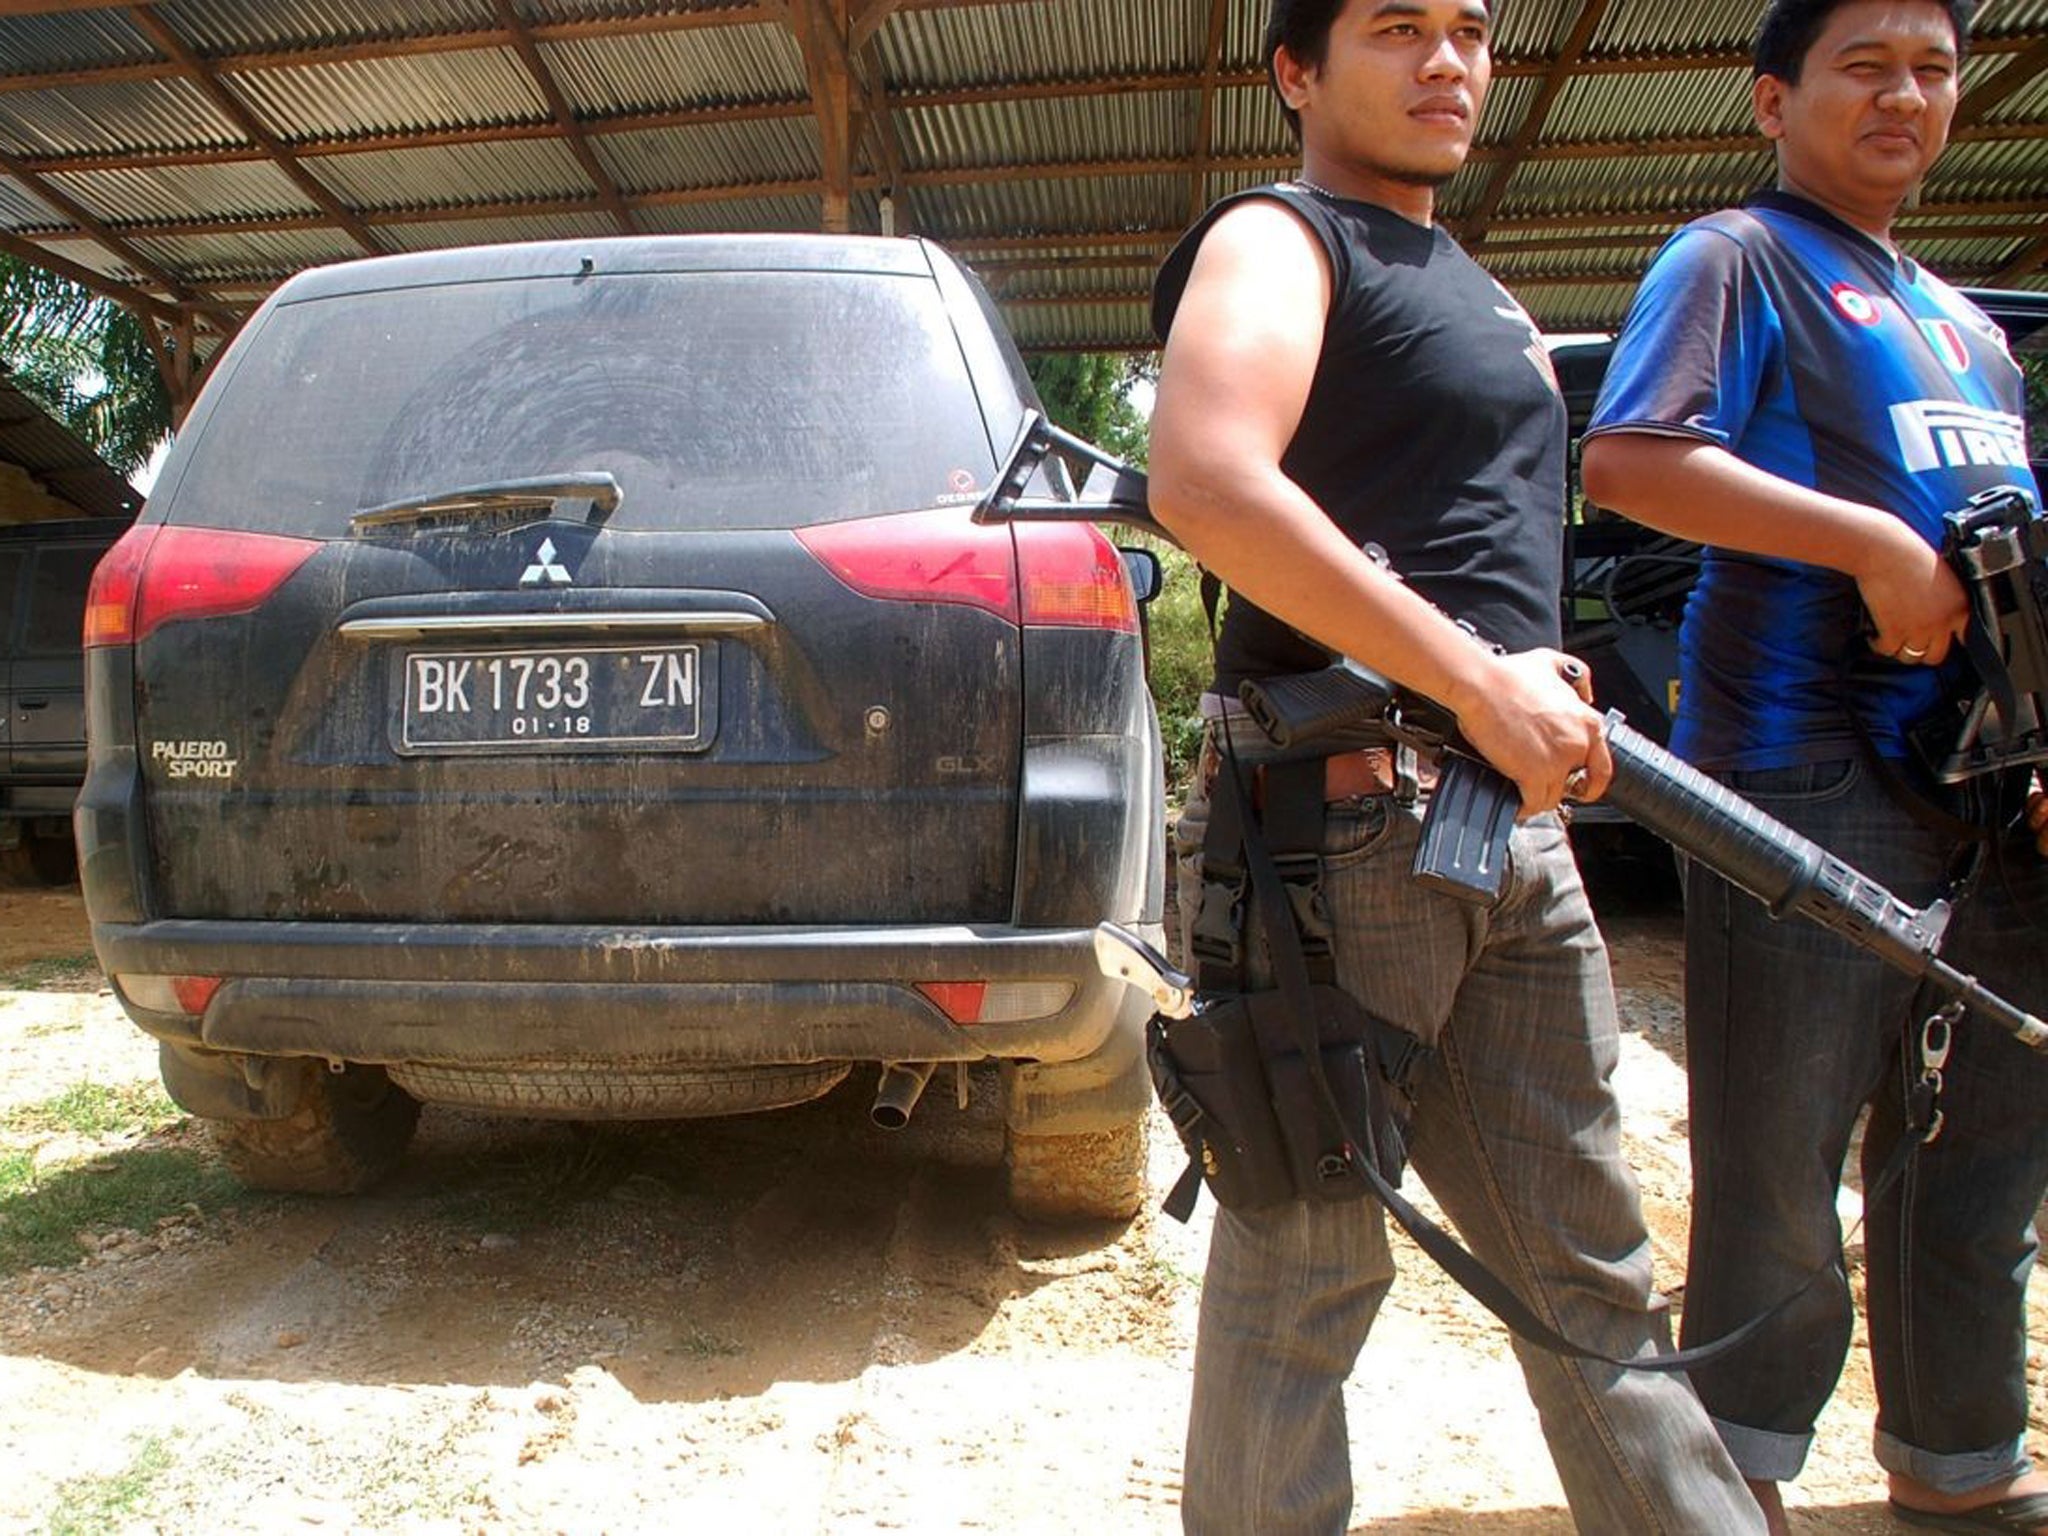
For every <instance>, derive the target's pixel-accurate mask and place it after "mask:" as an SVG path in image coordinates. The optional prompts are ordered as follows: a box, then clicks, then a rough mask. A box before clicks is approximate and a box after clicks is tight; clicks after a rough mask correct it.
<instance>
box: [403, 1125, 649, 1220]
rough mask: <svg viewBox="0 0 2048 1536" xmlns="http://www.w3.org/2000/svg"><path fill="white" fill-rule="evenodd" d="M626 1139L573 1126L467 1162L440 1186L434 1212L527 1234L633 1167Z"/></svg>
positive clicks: (599, 1194) (605, 1189)
mask: <svg viewBox="0 0 2048 1536" xmlns="http://www.w3.org/2000/svg"><path fill="white" fill-rule="evenodd" d="M636 1156H637V1153H636V1150H635V1147H634V1143H633V1140H632V1138H630V1137H627V1136H619V1135H614V1134H608V1133H607V1132H605V1131H604V1130H592V1129H584V1128H578V1129H576V1130H574V1131H572V1132H570V1133H569V1134H567V1135H565V1136H563V1137H560V1138H559V1139H550V1140H548V1141H546V1142H544V1143H535V1144H529V1145H527V1146H525V1147H522V1148H520V1149H519V1150H518V1151H517V1152H516V1153H514V1154H512V1155H511V1156H509V1157H507V1156H505V1155H504V1154H503V1153H498V1154H494V1155H492V1156H491V1157H490V1158H489V1159H488V1160H485V1159H476V1160H473V1161H471V1162H470V1164H469V1166H468V1168H467V1170H466V1176H465V1177H464V1178H462V1179H461V1180H460V1181H459V1182H450V1183H448V1184H445V1185H444V1186H443V1187H442V1189H441V1191H440V1193H439V1195H438V1196H437V1198H436V1200H435V1205H436V1207H437V1209H438V1210H439V1212H440V1214H441V1215H442V1216H443V1217H444V1218H446V1219H447V1220H449V1221H451V1222H455V1223H457V1224H459V1225H461V1226H465V1227H468V1228H469V1229H471V1230H472V1231H478V1232H504V1233H516V1232H528V1231H532V1230H533V1229H535V1228H537V1227H545V1226H551V1225H554V1224H555V1223H556V1222H557V1221H559V1220H560V1219H561V1217H562V1216H563V1215H564V1213H566V1212H567V1211H568V1210H570V1209H571V1208H572V1207H574V1206H577V1205H581V1204H583V1203H584V1202H586V1201H590V1200H597V1199H602V1198H603V1197H604V1196H606V1195H607V1194H609V1193H610V1192H611V1190H612V1189H613V1188H614V1186H616V1185H617V1184H618V1183H619V1182H620V1181H621V1180H623V1179H625V1178H626V1177H628V1176H629V1175H630V1174H631V1173H632V1171H633V1167H632V1165H633V1161H634V1159H635V1157H636Z"/></svg>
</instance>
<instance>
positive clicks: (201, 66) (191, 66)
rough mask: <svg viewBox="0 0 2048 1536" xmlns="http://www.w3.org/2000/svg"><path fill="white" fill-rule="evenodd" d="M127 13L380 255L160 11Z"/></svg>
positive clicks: (297, 182) (291, 176)
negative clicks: (168, 23)
mask: <svg viewBox="0 0 2048 1536" xmlns="http://www.w3.org/2000/svg"><path fill="white" fill-rule="evenodd" d="M128 19H129V21H130V22H132V23H133V24H134V26H135V29H136V30H137V31H138V32H140V33H141V34H142V35H143V36H144V37H146V38H148V39H149V41H150V46H152V47H153V48H155V49H156V51H157V52H158V53H161V54H163V55H164V56H165V57H166V58H168V59H169V60H171V62H172V63H174V64H176V65H177V66H178V69H179V71H180V73H182V74H183V75H184V76H185V77H186V78H187V79H189V80H190V81H191V82H192V83H193V84H194V85H195V86H197V87H198V88H199V93H200V94H201V95H202V96H204V97H205V98H206V99H207V100H208V101H210V102H212V103H213V105H214V108H215V110H216V111H218V112H219V113H220V114H221V115H222V116H223V117H225V118H226V119H227V120H228V121H229V122H231V123H233V124H234V125H235V127H236V128H238V129H239V130H240V131H241V133H242V135H243V137H245V138H247V139H248V140H249V142H250V143H252V144H254V145H255V146H256V147H257V148H258V149H260V150H262V151H263V152H264V154H266V155H267V156H269V157H270V159H271V160H273V161H275V162H276V164H277V168H278V169H279V170H280V171H282V172H284V174H285V177H286V179H288V180H289V181H290V182H291V184H292V185H293V186H295V187H297V188H298V189H299V190H300V191H301V192H303V193H304V194H305V195H306V196H307V198H309V199H310V200H311V201H312V203H313V205H314V206H315V207H317V208H318V209H320V210H321V212H323V213H325V214H326V215H327V217H328V218H329V219H331V220H333V221H334V223H335V224H337V225H339V226H340V227H341V228H342V229H344V230H346V231H347V232H348V235H349V237H350V238H351V239H352V240H354V241H355V242H356V244H357V245H359V246H361V247H362V248H363V250H364V251H365V252H366V253H368V254H369V255H373V256H375V255H381V254H382V253H383V247H382V246H380V245H378V244H377V242H376V240H375V239H374V238H373V237H372V236H371V234H370V231H369V229H368V228H367V227H366V226H365V225H364V224H363V222H362V220H360V219H358V218H357V217H356V216H355V214H354V213H352V212H351V211H350V210H349V209H348V208H346V207H345V206H343V204H342V201H341V199H340V198H338V197H336V196H335V195H334V194H333V193H332V192H330V191H329V190H328V189H327V188H326V186H325V185H323V184H322V183H321V181H320V180H319V178H317V177H316V176H314V175H313V174H312V173H311V172H310V171H308V170H307V169H306V168H305V167H304V166H303V165H300V164H299V161H298V157H297V156H296V155H294V154H293V153H292V152H291V150H290V149H288V148H286V147H285V144H284V142H283V141H282V140H281V139H279V138H278V137H277V135H276V134H274V133H272V132H271V131H270V130H269V129H268V128H266V127H264V126H263V124H262V123H260V122H258V121H257V119H256V114H255V113H253V112H251V111H250V110H249V108H248V107H247V106H246V105H245V104H244V103H243V101H242V99H241V98H240V97H239V96H237V95H236V94H235V93H234V92H233V91H230V90H229V89H228V88H227V87H226V86H225V85H223V84H221V82H220V77H219V76H218V75H216V74H215V73H214V72H213V68H212V66H211V65H209V64H208V63H207V62H206V61H205V60H204V59H202V58H200V57H199V55H198V54H196V53H194V52H193V51H192V49H191V48H190V47H188V46H187V45H186V43H185V40H184V39H183V38H181V37H179V36H178V34H177V33H175V32H173V31H172V30H171V29H170V27H169V26H167V25H166V24H165V22H164V20H163V18H162V17H160V16H158V15H157V14H156V12H155V11H153V10H151V9H150V8H149V7H148V6H147V5H131V6H129V7H128Z"/></svg>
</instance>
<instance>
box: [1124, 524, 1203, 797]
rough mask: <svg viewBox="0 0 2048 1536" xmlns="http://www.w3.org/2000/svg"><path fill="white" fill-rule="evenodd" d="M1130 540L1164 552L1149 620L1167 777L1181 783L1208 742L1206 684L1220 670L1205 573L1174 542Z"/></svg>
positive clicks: (1154, 689) (1153, 669)
mask: <svg viewBox="0 0 2048 1536" xmlns="http://www.w3.org/2000/svg"><path fill="white" fill-rule="evenodd" d="M1120 536H1121V535H1120ZM1127 542H1137V543H1144V544H1148V546H1149V547H1150V548H1151V549H1152V551H1153V553H1155V554H1156V555H1158V556H1159V564H1160V567H1161V572H1162V575H1163V577H1164V580H1163V582H1162V583H1161V586H1160V590H1159V596H1158V597H1157V598H1155V599H1154V600H1153V602H1152V604H1151V606H1150V607H1149V608H1147V609H1146V624H1147V626H1148V629H1149V632H1150V634H1151V640H1152V666H1151V673H1152V698H1153V701H1154V702H1155V704H1156V705H1157V706H1158V709H1159V734H1160V736H1161V738H1162V739H1163V740H1164V742H1165V745H1166V777H1167V782H1168V783H1169V784H1172V785H1174V786H1176V787H1178V786H1181V785H1184V784H1186V783H1187V781H1188V779H1189V778H1190V777H1191V776H1192V775H1193V774H1194V771H1195V753H1196V751H1197V750H1198V749H1199V748H1200V746H1201V743H1202V716H1201V697H1202V690H1203V689H1204V688H1206V687H1208V686H1209V679H1210V676H1211V675H1212V674H1213V672H1214V670H1215V666H1214V661H1215V657H1214V654H1213V650H1212V647H1211V646H1210V643H1209V620H1208V617H1207V615H1205V614H1204V613H1203V612H1202V595H1201V575H1202V573H1201V571H1200V570H1199V569H1198V568H1197V567H1196V565H1195V562H1194V561H1193V560H1192V559H1190V558H1189V557H1188V556H1187V554H1186V553H1184V552H1183V551H1181V550H1179V549H1176V548H1174V547H1173V546H1172V545H1169V544H1158V543H1153V542H1151V541H1147V540H1142V539H1141V540H1135V541H1127Z"/></svg>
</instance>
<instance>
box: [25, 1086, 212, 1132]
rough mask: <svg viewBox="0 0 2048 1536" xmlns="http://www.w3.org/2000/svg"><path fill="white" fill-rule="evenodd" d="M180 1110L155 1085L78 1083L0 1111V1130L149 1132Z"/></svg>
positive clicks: (161, 1089) (171, 1119)
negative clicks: (61, 1090) (37, 1099)
mask: <svg viewBox="0 0 2048 1536" xmlns="http://www.w3.org/2000/svg"><path fill="white" fill-rule="evenodd" d="M180 1113H182V1111H180V1110H179V1108H178V1106H177V1105H175V1104H173V1103H172V1102H171V1100H170V1097H169V1096H168V1095H167V1094H165V1092H164V1091H163V1088H162V1087H161V1086H159V1085H158V1084H156V1083H151V1082H133V1083H78V1084H76V1085H74V1086H72V1087H70V1088H67V1089H65V1090H64V1091H63V1092H62V1093H60V1094H58V1095H57V1096H56V1097H55V1098H52V1099H44V1100H43V1101H42V1102H41V1103H39V1104H23V1105H18V1106H17V1107H15V1108H13V1109H10V1110H7V1111H6V1112H5V1113H0V1132H15V1133H26V1134H29V1135H37V1134H41V1135H51V1134H56V1133H59V1132H67V1131H68V1132H70V1133H71V1134H72V1135H74V1136H115V1135H122V1134H125V1133H128V1132H132V1131H147V1130H154V1129H156V1128H157V1127H158V1126H162V1125H168V1124H169V1123H170V1122H171V1121H173V1120H176V1119H177V1118H178V1116H179V1115H180Z"/></svg>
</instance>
